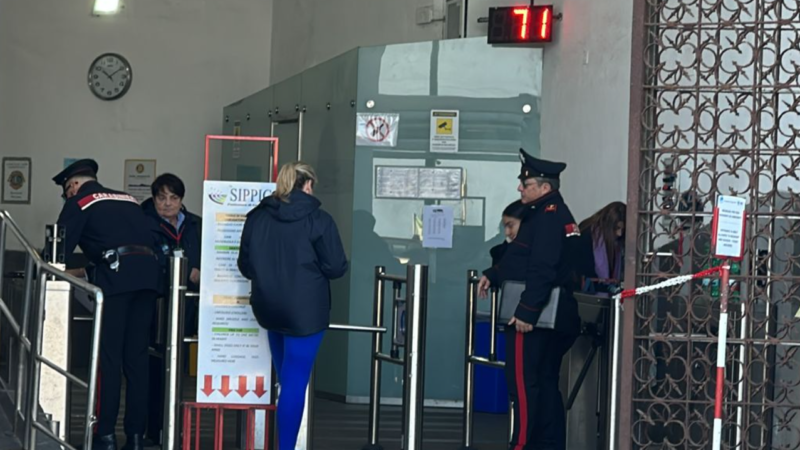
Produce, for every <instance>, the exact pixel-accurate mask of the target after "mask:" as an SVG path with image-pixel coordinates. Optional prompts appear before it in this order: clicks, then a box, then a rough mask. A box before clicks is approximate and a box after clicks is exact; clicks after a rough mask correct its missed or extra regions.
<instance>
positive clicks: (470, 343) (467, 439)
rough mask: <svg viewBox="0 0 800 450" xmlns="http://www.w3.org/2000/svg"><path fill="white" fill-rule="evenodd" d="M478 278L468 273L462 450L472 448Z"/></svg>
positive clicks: (470, 272) (476, 275)
mask: <svg viewBox="0 0 800 450" xmlns="http://www.w3.org/2000/svg"><path fill="white" fill-rule="evenodd" d="M477 278H478V271H477V270H469V271H467V330H466V345H465V346H466V349H467V351H466V356H465V358H464V364H465V366H466V367H465V369H466V370H465V372H466V373H465V376H464V416H463V421H464V428H463V430H464V437H463V439H462V442H461V443H462V446H461V448H462V449H469V448H472V433H473V430H472V426H473V420H474V417H473V407H474V401H475V386H474V384H475V366H474V365H473V364H472V355H473V354H474V353H475V315H476V312H477V309H478V308H477V304H476V302H475V297H476V295H475V294H476V291H477V290H478V285H477V284H476V283H475V282H476V279H477Z"/></svg>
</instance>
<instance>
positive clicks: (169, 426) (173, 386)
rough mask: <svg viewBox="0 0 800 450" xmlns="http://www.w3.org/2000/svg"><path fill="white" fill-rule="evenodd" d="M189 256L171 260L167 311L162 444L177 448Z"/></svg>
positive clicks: (166, 449)
mask: <svg viewBox="0 0 800 450" xmlns="http://www.w3.org/2000/svg"><path fill="white" fill-rule="evenodd" d="M187 267H188V263H187V259H186V258H174V257H173V258H170V260H169V269H170V270H169V275H170V287H169V305H168V313H167V314H168V315H167V342H166V345H165V346H164V362H165V364H164V366H165V368H166V371H165V377H164V380H165V385H164V394H165V396H166V398H165V399H164V424H163V427H162V431H161V436H162V439H161V448H162V449H163V450H175V449H177V448H178V446H179V444H178V431H177V430H178V415H179V411H178V408H179V407H180V400H181V394H182V392H181V383H180V379H181V349H182V348H183V320H182V319H183V307H184V303H185V302H184V296H185V295H186V271H187V270H186V269H187Z"/></svg>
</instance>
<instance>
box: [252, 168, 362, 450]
mask: <svg viewBox="0 0 800 450" xmlns="http://www.w3.org/2000/svg"><path fill="white" fill-rule="evenodd" d="M316 182H317V176H316V174H315V173H314V169H313V168H312V167H311V166H309V165H308V164H305V163H302V162H294V163H290V164H287V165H285V166H283V167H282V168H281V170H280V172H279V173H278V183H277V187H276V190H275V192H274V193H273V195H271V196H269V197H267V198H265V199H264V200H262V201H261V203H260V204H259V205H258V206H257V207H256V208H254V209H253V210H252V211H250V213H248V215H247V219H246V221H245V224H244V229H243V230H242V240H241V245H240V248H239V259H238V264H239V270H240V271H241V272H242V275H244V276H245V278H247V279H249V280H251V281H252V287H251V294H250V305H251V307H252V308H253V314H254V315H255V317H256V320H258V323H259V324H260V325H261V326H262V327H264V328H266V329H267V330H268V335H269V346H270V350H271V352H272V361H273V364H274V365H275V371H276V373H277V375H278V382H279V383H280V386H281V389H280V395H279V399H278V435H279V436H280V448H279V450H294V448H295V444H296V441H297V434H298V431H299V429H300V422H301V420H302V418H303V410H304V408H305V392H306V387H307V386H308V380H309V378H310V376H311V370H312V368H313V367H314V360H315V359H316V356H317V351H318V350H319V345H320V343H321V341H322V337H323V334H324V332H325V330H326V329H327V328H328V326H329V325H330V308H331V290H330V280H332V279H335V278H340V277H342V276H344V274H345V273H346V272H347V266H348V264H347V257H346V255H345V253H344V248H343V246H342V241H341V238H340V237H339V231H338V230H337V228H336V224H335V223H334V221H333V218H332V217H331V216H330V214H328V213H327V212H325V211H323V210H322V209H320V202H319V200H317V199H316V198H314V197H313V196H312V195H313V193H314V185H315V184H316Z"/></svg>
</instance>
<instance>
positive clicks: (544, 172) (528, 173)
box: [519, 149, 567, 180]
mask: <svg viewBox="0 0 800 450" xmlns="http://www.w3.org/2000/svg"><path fill="white" fill-rule="evenodd" d="M519 160H520V162H521V163H522V169H521V170H520V174H519V179H520V180H527V179H528V178H550V179H552V180H558V179H559V177H560V176H561V172H563V171H564V169H566V168H567V165H566V164H565V163H560V162H553V161H546V160H544V159H539V158H534V157H533V156H531V155H529V154H528V153H526V152H525V150H523V149H519Z"/></svg>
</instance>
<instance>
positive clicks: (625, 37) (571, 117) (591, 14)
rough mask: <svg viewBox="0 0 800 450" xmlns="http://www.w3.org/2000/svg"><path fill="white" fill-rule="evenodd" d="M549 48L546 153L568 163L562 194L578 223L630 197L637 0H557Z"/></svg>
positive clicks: (545, 85) (544, 108)
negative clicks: (633, 37)
mask: <svg viewBox="0 0 800 450" xmlns="http://www.w3.org/2000/svg"><path fill="white" fill-rule="evenodd" d="M553 3H554V4H555V10H556V13H559V12H561V13H563V14H564V18H563V20H561V21H560V22H557V23H556V26H555V28H554V31H555V33H554V42H553V44H552V45H549V46H547V47H546V49H545V52H544V78H543V80H542V85H543V88H542V157H544V158H547V159H552V160H557V161H563V162H566V163H567V170H566V172H565V173H564V175H563V176H562V192H563V194H564V197H565V198H566V201H567V204H568V205H569V206H570V209H571V210H572V213H573V215H574V216H575V219H576V220H578V221H581V220H583V219H584V218H586V217H588V216H590V215H591V214H593V213H594V212H595V211H597V210H598V209H600V208H602V207H603V206H605V205H606V204H607V203H609V202H612V201H626V200H627V194H626V193H627V173H628V118H629V105H630V71H631V29H632V18H633V2H632V1H631V0H608V1H601V2H598V1H594V0H554V1H553Z"/></svg>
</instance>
